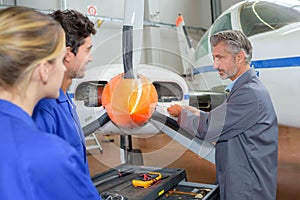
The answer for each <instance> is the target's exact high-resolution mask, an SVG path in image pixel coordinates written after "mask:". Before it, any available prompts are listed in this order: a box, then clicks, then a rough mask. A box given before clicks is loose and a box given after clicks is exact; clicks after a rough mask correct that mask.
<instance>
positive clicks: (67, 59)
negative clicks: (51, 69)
mask: <svg viewBox="0 0 300 200" xmlns="http://www.w3.org/2000/svg"><path fill="white" fill-rule="evenodd" d="M72 56H74V54H73V52H72V49H71V47H66V55H65V57H64V61H65V62H70V59H71V57H72Z"/></svg>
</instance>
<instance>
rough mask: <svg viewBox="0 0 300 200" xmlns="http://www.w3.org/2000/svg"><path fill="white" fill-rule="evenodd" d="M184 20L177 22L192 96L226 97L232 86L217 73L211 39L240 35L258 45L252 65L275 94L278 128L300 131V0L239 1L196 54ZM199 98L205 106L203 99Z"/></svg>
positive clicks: (255, 48) (216, 22)
mask: <svg viewBox="0 0 300 200" xmlns="http://www.w3.org/2000/svg"><path fill="white" fill-rule="evenodd" d="M181 17H182V16H179V18H178V19H177V30H178V39H179V41H178V42H179V46H180V51H181V55H182V61H183V62H182V63H183V66H184V69H185V70H184V71H185V76H186V77H187V78H186V80H187V82H189V84H190V90H192V93H193V94H203V92H206V94H208V96H210V97H211V100H209V101H208V102H210V101H214V99H217V97H220V95H218V94H221V95H222V93H223V90H224V87H225V86H226V85H227V84H228V82H227V81H222V80H221V79H220V78H219V75H218V73H216V71H215V70H214V69H213V60H212V57H211V46H210V43H209V38H210V36H211V35H212V34H214V33H216V32H219V31H223V30H230V29H232V30H241V31H242V32H243V33H245V35H247V36H248V38H249V40H250V41H251V43H252V45H253V59H252V63H251V66H252V67H254V68H255V69H256V70H257V74H258V76H259V77H260V79H261V81H262V82H263V83H264V85H265V86H266V87H267V89H268V90H269V92H270V95H271V98H272V101H273V104H274V106H275V109H276V112H277V115H278V120H279V124H282V125H286V126H293V127H300V121H299V118H300V104H299V102H300V90H299V86H300V42H299V38H300V2H299V1H294V0H288V1H287V0H284V1H283V0H282V1H274V0H272V1H271V0H270V1H269V0H262V1H257V0H256V1H254V0H252V1H250V0H249V1H243V2H239V3H237V4H235V5H233V6H232V7H230V8H229V9H227V10H226V11H225V12H223V13H222V14H221V15H220V16H219V17H218V18H217V19H216V21H215V22H214V23H213V24H212V26H211V27H210V28H209V29H208V30H207V32H206V33H205V34H204V35H203V37H202V38H201V40H200V41H199V43H198V44H197V46H196V48H195V49H194V48H193V47H192V45H191V43H190V39H189V38H188V35H187V34H186V31H185V30H184V26H185V25H184V21H183V19H182V18H181ZM206 96H207V95H206ZM198 99H199V102H200V103H201V102H202V101H201V97H200V96H198ZM206 102H207V101H206ZM207 105H208V107H213V106H216V105H215V104H213V105H212V106H210V105H209V104H207Z"/></svg>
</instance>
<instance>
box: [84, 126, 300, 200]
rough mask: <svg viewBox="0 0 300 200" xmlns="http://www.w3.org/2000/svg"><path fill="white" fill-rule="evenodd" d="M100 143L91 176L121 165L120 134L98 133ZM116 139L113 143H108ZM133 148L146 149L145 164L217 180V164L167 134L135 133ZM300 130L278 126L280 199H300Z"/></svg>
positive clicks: (91, 159)
mask: <svg viewBox="0 0 300 200" xmlns="http://www.w3.org/2000/svg"><path fill="white" fill-rule="evenodd" d="M96 135H97V138H98V139H99V141H100V142H101V146H102V148H103V153H100V151H99V149H94V150H89V152H88V162H89V167H90V173H91V176H93V175H95V174H98V173H101V172H103V171H104V170H107V169H109V168H112V167H115V166H117V165H120V164H121V162H120V151H119V136H109V138H107V137H105V136H103V135H102V134H96ZM108 139H113V140H114V141H113V142H108ZM132 139H133V140H132V141H133V149H140V150H141V151H142V152H143V161H144V165H146V166H155V167H168V168H184V169H185V170H186V173H187V180H188V181H190V182H199V183H208V184H212V183H214V182H215V175H216V174H215V168H214V165H213V164H211V163H209V162H208V161H206V160H204V159H202V158H199V156H197V155H196V154H194V153H193V152H191V151H189V150H186V149H185V148H184V147H183V146H181V145H180V144H178V143H177V142H175V141H173V140H171V139H170V138H169V137H168V136H167V135H165V134H158V135H155V136H148V135H146V136H133V138H132ZM299 188H300V129H296V128H290V127H284V126H280V127H279V162H278V188H277V200H287V199H293V200H297V199H300V196H299V194H300V191H299Z"/></svg>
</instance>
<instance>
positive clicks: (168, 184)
mask: <svg viewBox="0 0 300 200" xmlns="http://www.w3.org/2000/svg"><path fill="white" fill-rule="evenodd" d="M149 172H151V173H152V172H155V173H159V174H161V178H160V179H159V180H157V181H154V182H153V183H152V184H151V185H147V187H136V186H134V185H133V182H132V181H133V180H136V179H139V178H140V177H141V176H144V175H145V174H149ZM151 173H150V175H151ZM185 179H186V172H185V170H184V169H178V168H158V167H147V166H139V165H129V164H122V165H119V166H117V167H116V168H114V169H109V170H107V171H104V172H102V173H100V174H97V175H95V176H93V177H92V181H93V183H94V185H95V187H96V188H97V190H98V192H99V194H100V195H101V197H102V199H103V200H105V199H124V200H126V199H127V200H152V199H153V200H154V199H158V198H159V197H160V196H162V195H163V194H165V193H166V192H167V191H168V190H170V189H171V188H174V187H175V186H176V185H177V184H178V183H179V182H181V181H183V180H185Z"/></svg>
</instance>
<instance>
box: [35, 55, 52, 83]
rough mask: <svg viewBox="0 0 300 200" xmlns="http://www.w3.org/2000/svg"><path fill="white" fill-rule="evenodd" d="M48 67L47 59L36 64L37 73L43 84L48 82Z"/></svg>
mask: <svg viewBox="0 0 300 200" xmlns="http://www.w3.org/2000/svg"><path fill="white" fill-rule="evenodd" d="M49 67H50V64H49V62H47V61H42V62H41V63H39V64H38V66H37V70H38V75H39V77H40V79H41V81H42V83H43V84H44V85H46V84H47V83H48V78H49V72H50V69H49Z"/></svg>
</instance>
